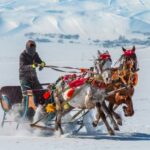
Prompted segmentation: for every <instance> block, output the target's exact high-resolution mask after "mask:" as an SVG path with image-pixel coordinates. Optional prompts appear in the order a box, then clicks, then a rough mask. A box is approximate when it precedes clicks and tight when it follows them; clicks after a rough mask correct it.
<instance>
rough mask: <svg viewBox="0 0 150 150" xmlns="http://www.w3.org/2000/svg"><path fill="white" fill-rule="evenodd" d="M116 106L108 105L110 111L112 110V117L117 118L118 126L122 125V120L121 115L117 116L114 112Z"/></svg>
mask: <svg viewBox="0 0 150 150" xmlns="http://www.w3.org/2000/svg"><path fill="white" fill-rule="evenodd" d="M113 108H114V104H113V103H109V105H108V109H109V110H110V112H111V113H112V115H113V116H114V117H115V119H116V121H117V124H118V125H120V126H121V125H122V119H121V117H120V115H119V114H117V113H116V112H115V111H114V109H113Z"/></svg>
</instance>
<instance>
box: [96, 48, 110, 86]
mask: <svg viewBox="0 0 150 150" xmlns="http://www.w3.org/2000/svg"><path fill="white" fill-rule="evenodd" d="M111 65H112V60H111V56H110V54H109V52H108V51H105V52H103V53H102V52H100V51H99V50H98V58H97V59H96V61H95V69H96V72H97V73H98V74H101V75H102V77H103V80H104V82H105V83H106V84H108V83H110V81H111Z"/></svg>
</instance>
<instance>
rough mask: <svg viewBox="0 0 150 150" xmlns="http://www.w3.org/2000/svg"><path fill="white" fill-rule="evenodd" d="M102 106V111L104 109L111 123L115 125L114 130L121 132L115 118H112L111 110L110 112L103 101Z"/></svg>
mask: <svg viewBox="0 0 150 150" xmlns="http://www.w3.org/2000/svg"><path fill="white" fill-rule="evenodd" d="M101 105H102V109H103V110H104V112H105V113H106V114H107V115H108V117H109V119H110V121H111V123H112V124H113V128H114V129H115V130H119V127H118V125H117V123H116V121H115V120H114V118H113V116H112V114H111V112H110V110H109V109H108V107H107V106H106V103H105V101H102V102H101Z"/></svg>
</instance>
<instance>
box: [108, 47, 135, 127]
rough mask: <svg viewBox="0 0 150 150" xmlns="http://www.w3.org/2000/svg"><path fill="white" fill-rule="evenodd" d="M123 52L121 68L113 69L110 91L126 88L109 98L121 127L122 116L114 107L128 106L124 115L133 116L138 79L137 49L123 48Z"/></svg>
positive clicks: (120, 60)
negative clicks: (135, 88) (133, 97)
mask: <svg viewBox="0 0 150 150" xmlns="http://www.w3.org/2000/svg"><path fill="white" fill-rule="evenodd" d="M122 50H123V54H122V55H121V57H120V59H119V63H120V65H119V67H118V68H113V69H112V84H110V85H109V86H108V91H109V90H116V89H118V88H122V87H126V88H124V89H123V90H121V91H119V92H117V93H115V94H114V95H110V96H108V97H107V100H108V101H109V109H110V110H111V112H112V114H113V116H114V117H115V118H116V119H117V122H118V124H120V125H121V124H122V121H121V118H120V116H119V115H118V114H117V113H116V112H114V110H113V109H114V105H117V106H119V105H120V104H125V105H126V106H123V111H124V115H125V116H133V114H134V109H133V102H132V96H133V94H134V86H135V85H136V84H137V79H138V76H137V71H138V68H137V57H136V54H135V47H134V46H133V48H132V49H131V50H126V49H125V48H122Z"/></svg>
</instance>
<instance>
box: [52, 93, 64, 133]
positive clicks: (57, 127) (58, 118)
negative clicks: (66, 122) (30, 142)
mask: <svg viewBox="0 0 150 150" xmlns="http://www.w3.org/2000/svg"><path fill="white" fill-rule="evenodd" d="M54 99H55V103H56V120H55V130H56V131H58V130H59V131H60V134H63V129H62V127H61V118H62V111H63V110H62V107H61V102H60V99H59V98H58V96H57V93H55V94H54Z"/></svg>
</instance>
